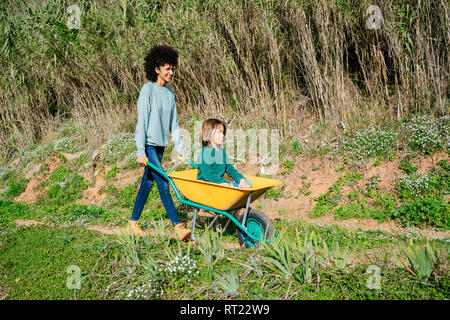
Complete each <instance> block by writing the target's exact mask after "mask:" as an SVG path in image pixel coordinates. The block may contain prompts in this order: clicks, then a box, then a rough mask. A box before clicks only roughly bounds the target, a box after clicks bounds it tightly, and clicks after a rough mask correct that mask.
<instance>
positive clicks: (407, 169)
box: [398, 160, 418, 174]
mask: <svg viewBox="0 0 450 320" xmlns="http://www.w3.org/2000/svg"><path fill="white" fill-rule="evenodd" d="M398 168H399V169H401V170H403V172H404V173H406V174H412V173H415V172H416V171H417V169H418V166H415V165H413V164H412V163H411V162H409V161H406V160H402V161H400V163H399V165H398Z"/></svg>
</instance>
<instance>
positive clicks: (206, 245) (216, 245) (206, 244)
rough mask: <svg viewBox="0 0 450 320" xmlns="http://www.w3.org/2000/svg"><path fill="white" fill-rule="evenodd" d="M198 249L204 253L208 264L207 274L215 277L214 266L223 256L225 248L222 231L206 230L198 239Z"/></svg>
mask: <svg viewBox="0 0 450 320" xmlns="http://www.w3.org/2000/svg"><path fill="white" fill-rule="evenodd" d="M198 250H199V251H200V252H201V253H202V255H203V259H204V261H205V265H206V275H207V277H208V278H209V279H210V280H213V278H214V267H215V265H216V264H217V263H218V262H219V261H220V259H222V258H223V256H224V254H225V249H224V248H223V246H222V233H219V232H213V231H211V230H206V231H205V234H204V235H203V236H202V237H201V238H200V240H199V241H198Z"/></svg>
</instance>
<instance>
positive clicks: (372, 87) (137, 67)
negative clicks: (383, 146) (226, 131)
mask: <svg viewBox="0 0 450 320" xmlns="http://www.w3.org/2000/svg"><path fill="white" fill-rule="evenodd" d="M70 4H72V3H67V4H61V2H60V1H56V0H48V1H39V2H33V1H28V3H27V4H22V3H21V4H19V3H17V2H14V1H12V0H9V1H7V0H5V1H2V4H0V25H1V33H0V39H1V42H0V48H1V60H0V64H1V76H0V77H1V86H0V119H1V127H0V141H1V146H2V147H1V149H2V150H1V153H2V155H7V154H10V153H11V152H12V151H14V150H16V149H18V148H21V147H24V146H25V145H27V144H29V143H31V142H37V141H39V139H40V138H41V137H42V136H43V135H45V134H46V132H47V131H49V130H54V127H55V125H57V124H58V123H59V122H60V121H61V120H62V119H64V118H67V117H70V118H73V119H75V121H76V122H77V123H78V127H79V128H80V130H81V131H82V134H83V136H84V137H86V143H87V144H88V145H90V146H92V147H94V148H95V147H98V146H99V145H101V144H103V143H104V142H105V141H106V140H107V138H108V137H109V136H110V135H111V134H115V133H117V132H120V131H133V129H134V123H135V117H136V101H137V97H138V93H139V89H140V87H141V86H142V84H143V83H144V82H145V79H144V74H143V68H142V63H143V57H144V55H145V54H146V53H147V50H148V49H149V48H150V47H151V46H152V45H155V44H169V45H173V46H174V47H176V48H177V49H178V50H179V52H180V66H179V69H178V71H177V74H176V79H175V81H174V83H173V84H172V86H173V87H174V88H175V91H176V97H177V103H178V110H179V112H180V114H181V119H183V120H182V121H181V124H182V125H183V121H184V120H186V119H188V118H191V117H192V116H197V117H201V118H204V117H207V116H216V117H221V118H224V119H226V120H233V126H234V127H239V126H243V127H271V128H280V129H281V133H282V134H283V136H284V138H292V137H297V138H299V137H300V138H301V137H304V136H306V135H308V133H306V131H307V130H309V129H308V126H311V128H312V127H313V126H314V125H315V124H316V123H322V125H325V128H326V130H325V131H326V135H328V136H332V135H335V134H337V133H338V131H339V130H340V129H339V124H340V123H343V124H344V125H345V127H346V128H347V130H352V129H355V128H358V127H360V126H367V125H374V124H376V123H384V122H386V121H390V120H399V119H401V118H403V117H406V116H408V115H410V114H411V112H427V113H433V114H435V115H445V114H448V102H449V99H448V79H449V69H448V65H449V63H448V43H449V39H450V32H449V29H448V25H450V23H449V22H450V21H449V20H450V19H449V10H448V2H447V1H445V0H436V1H423V0H415V1H412V0H410V1H398V0H397V1H388V0H385V1H376V3H373V2H372V1H366V0H364V1H356V0H317V1H310V0H300V1H298V0H284V1H274V0H259V1H256V0H254V1H249V0H242V1H238V0H234V1H224V0H209V1H202V0H189V1H182V2H175V3H171V2H166V1H162V0H161V1H159V0H146V1H145V0H122V1H78V3H77V4H78V6H79V8H80V9H81V28H80V29H79V30H70V29H68V28H67V19H68V18H69V14H68V13H67V7H68V6H69V5H70ZM372 4H376V5H378V6H379V8H380V12H381V14H382V18H383V20H382V23H381V28H380V29H375V30H370V29H368V28H367V27H366V22H367V20H368V19H370V18H371V15H373V12H368V11H367V9H368V8H369V6H370V5H372ZM311 134H314V132H312V133H311Z"/></svg>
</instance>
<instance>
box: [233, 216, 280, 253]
mask: <svg viewBox="0 0 450 320" xmlns="http://www.w3.org/2000/svg"><path fill="white" fill-rule="evenodd" d="M244 213H245V212H244ZM244 213H242V214H241V215H240V216H239V218H238V221H239V223H241V224H242V221H243V220H244ZM258 224H259V227H260V228H261V232H262V233H263V234H260V235H261V236H263V239H265V240H270V239H271V238H272V236H273V234H274V230H275V228H274V226H273V223H272V221H271V220H270V219H269V217H268V216H266V215H265V214H264V213H263V212H261V211H259V210H255V209H252V208H249V211H248V215H247V221H246V226H249V225H250V226H251V225H253V226H257V225H258ZM236 229H237V230H236V232H237V237H238V239H239V243H240V244H241V245H243V246H245V247H246V248H252V247H258V246H259V242H257V241H254V240H253V239H250V238H249V237H248V236H247V235H246V234H245V233H244V232H243V231H242V230H241V229H240V228H239V227H236ZM257 236H258V235H257Z"/></svg>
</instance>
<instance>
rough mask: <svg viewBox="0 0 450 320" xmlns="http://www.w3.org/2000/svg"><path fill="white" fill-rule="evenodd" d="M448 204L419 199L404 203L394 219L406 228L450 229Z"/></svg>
mask: <svg viewBox="0 0 450 320" xmlns="http://www.w3.org/2000/svg"><path fill="white" fill-rule="evenodd" d="M448 210H449V205H448V202H447V203H445V202H444V200H436V199H432V198H418V199H416V200H414V201H411V202H408V203H403V204H402V205H401V206H400V207H398V208H397V209H396V210H395V212H394V217H395V218H396V219H397V220H399V221H400V223H401V224H403V225H406V226H423V225H429V226H434V227H437V228H439V229H443V230H449V229H450V215H449V212H448Z"/></svg>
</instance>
